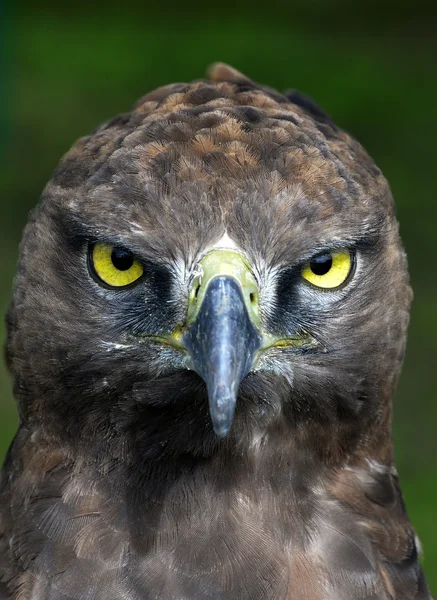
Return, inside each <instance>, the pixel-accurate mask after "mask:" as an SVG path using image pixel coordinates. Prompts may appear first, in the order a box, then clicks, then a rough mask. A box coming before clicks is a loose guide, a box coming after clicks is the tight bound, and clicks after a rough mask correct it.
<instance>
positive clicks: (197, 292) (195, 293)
mask: <svg viewBox="0 0 437 600" xmlns="http://www.w3.org/2000/svg"><path fill="white" fill-rule="evenodd" d="M199 290H200V284H199V285H196V288H195V290H194V294H193V297H194V300H197V297H198V295H199Z"/></svg>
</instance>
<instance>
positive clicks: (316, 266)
mask: <svg viewBox="0 0 437 600" xmlns="http://www.w3.org/2000/svg"><path fill="white" fill-rule="evenodd" d="M331 267H332V255H331V254H329V252H327V253H326V254H319V256H316V257H315V258H313V260H312V261H311V262H310V269H311V271H312V272H313V273H314V275H326V273H327V272H328V271H329V270H330V268H331Z"/></svg>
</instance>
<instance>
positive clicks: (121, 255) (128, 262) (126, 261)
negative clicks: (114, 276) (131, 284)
mask: <svg viewBox="0 0 437 600" xmlns="http://www.w3.org/2000/svg"><path fill="white" fill-rule="evenodd" d="M111 260H112V264H113V265H114V267H115V268H116V269H118V270H119V271H127V270H128V269H130V268H131V266H132V265H133V264H134V255H133V254H132V252H129V250H123V248H114V249H113V250H112V254H111Z"/></svg>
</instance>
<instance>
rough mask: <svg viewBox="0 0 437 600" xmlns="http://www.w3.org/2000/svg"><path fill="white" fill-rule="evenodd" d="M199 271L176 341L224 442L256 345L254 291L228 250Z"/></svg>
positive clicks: (240, 263) (212, 254) (217, 252)
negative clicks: (187, 356)
mask: <svg viewBox="0 0 437 600" xmlns="http://www.w3.org/2000/svg"><path fill="white" fill-rule="evenodd" d="M199 266H200V269H199V270H200V273H199V276H198V278H197V280H196V281H195V282H194V283H193V286H192V293H191V295H190V306H189V311H188V329H187V331H186V333H185V335H184V336H183V338H182V341H183V343H184V346H185V347H186V348H187V350H188V351H189V353H190V356H191V362H192V367H193V369H194V370H195V371H196V372H197V373H198V374H199V375H200V376H201V377H202V379H203V380H204V381H205V383H206V387H207V390H208V399H209V409H210V414H211V420H212V424H213V427H214V431H215V432H216V434H217V435H219V436H220V437H224V436H225V435H226V434H227V433H228V432H229V429H230V427H231V425H232V419H233V416H234V410H235V404H236V401H237V395H238V388H239V387H240V383H241V381H242V380H243V379H244V378H245V377H246V375H247V374H248V373H249V371H250V370H251V369H252V366H253V362H254V359H255V355H256V353H257V351H258V350H259V349H260V347H261V343H262V337H261V334H260V333H259V330H258V326H257V325H258V320H259V316H258V288H257V285H256V281H255V278H254V277H253V275H252V273H251V272H250V269H249V267H248V266H247V264H246V263H245V260H244V258H243V256H242V255H241V254H239V253H237V252H234V251H232V250H213V251H211V252H210V253H208V254H207V255H206V256H205V257H204V258H203V260H202V261H201V262H200V265H199Z"/></svg>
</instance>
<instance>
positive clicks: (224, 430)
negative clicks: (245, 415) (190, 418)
mask: <svg viewBox="0 0 437 600" xmlns="http://www.w3.org/2000/svg"><path fill="white" fill-rule="evenodd" d="M231 424H232V423H213V428H214V432H215V433H216V435H218V437H219V438H225V437H226V436H227V435H228V433H229V430H230V428H231Z"/></svg>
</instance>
